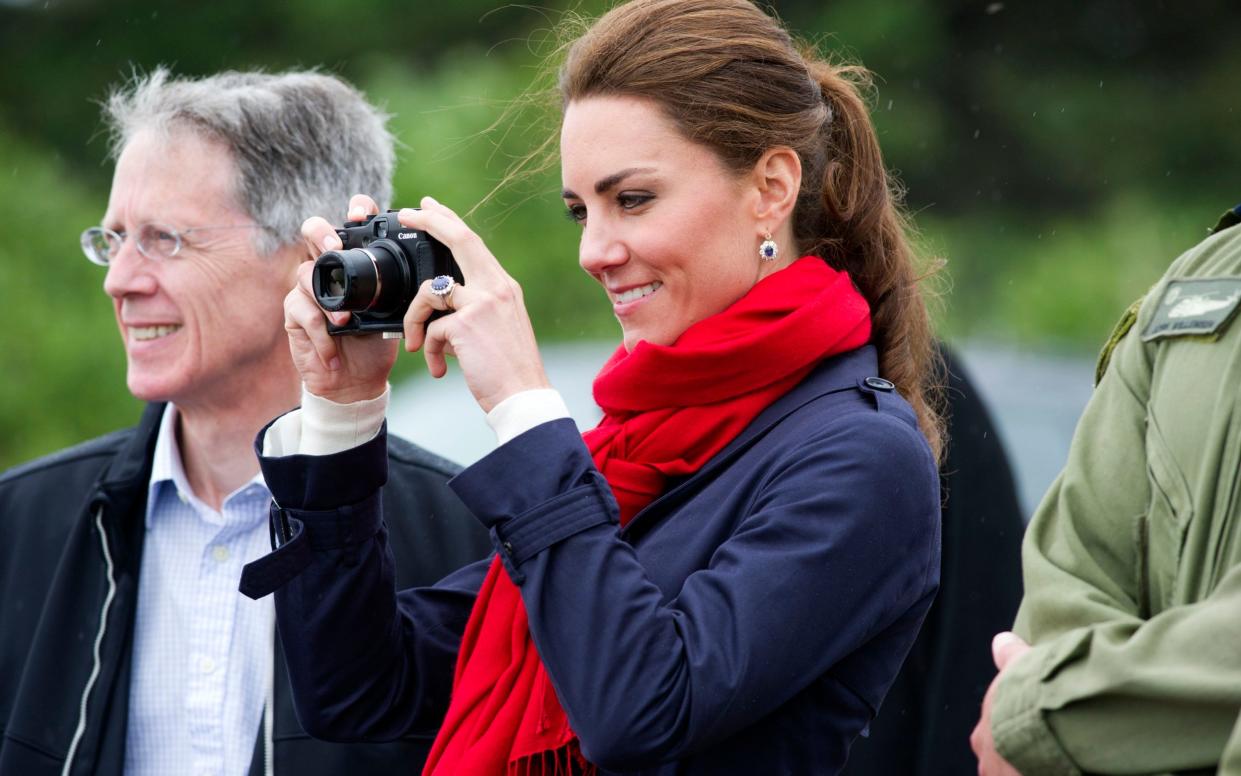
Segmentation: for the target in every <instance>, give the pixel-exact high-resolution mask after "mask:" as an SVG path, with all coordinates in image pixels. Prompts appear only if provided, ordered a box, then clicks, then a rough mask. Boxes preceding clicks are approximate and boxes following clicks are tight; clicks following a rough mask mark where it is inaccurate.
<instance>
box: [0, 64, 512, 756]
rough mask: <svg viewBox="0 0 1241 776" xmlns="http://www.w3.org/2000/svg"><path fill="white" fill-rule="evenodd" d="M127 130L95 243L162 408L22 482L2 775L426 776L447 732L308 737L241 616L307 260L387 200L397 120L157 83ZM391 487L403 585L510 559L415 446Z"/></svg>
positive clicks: (125, 122)
mask: <svg viewBox="0 0 1241 776" xmlns="http://www.w3.org/2000/svg"><path fill="white" fill-rule="evenodd" d="M104 109H105V110H104V113H105V117H106V119H107V121H108V123H109V125H110V127H111V129H112V132H113V151H114V154H115V157H116V170H115V175H114V178H113V183H112V191H111V196H110V198H109V201H108V207H107V211H106V213H105V214H104V217H103V221H102V223H101V225H100V226H97V227H92V228H90V229H87V230H86V231H85V232H84V233H83V234H82V238H81V242H82V248H83V250H84V252H85V253H86V256H87V258H88V259H90V260H91V261H92V262H94V263H96V264H99V265H101V266H103V267H105V268H106V270H107V274H106V275H105V276H104V282H103V285H104V290H105V291H106V292H107V294H108V296H109V297H111V301H112V305H113V309H114V311H115V314H116V320H117V324H118V326H119V329H120V333H121V339H122V343H123V346H124V348H125V353H126V357H127V361H128V371H127V383H128V387H129V390H130V391H131V392H132V393H133V394H134V396H135V397H137V398H138V399H140V400H143V401H145V402H147V403H148V404H147V408H146V411H145V412H144V414H143V416H142V420H141V422H140V424H139V425H138V427H137V428H134V429H129V430H126V431H122V432H118V433H115V434H111V435H108V436H105V437H102V438H100V439H96V440H93V441H90V442H87V443H85V444H84V445H80V446H78V447H75V448H72V449H69V450H65V451H61V452H60V453H57V454H54V455H52V456H49V457H47V458H44V459H41V460H39V461H35V462H33V463H30V464H26V465H24V466H21V467H18V468H17V469H14V470H11V471H10V472H7V473H5V474H4V475H2V476H0V516H2V519H3V525H4V532H5V541H4V542H3V543H0V725H3V739H0V774H3V775H4V776H7V775H8V774H22V776H26V775H28V774H44V773H47V774H52V773H64V774H77V773H92V774H120V773H125V774H129V775H130V776H134V775H135V774H139V775H141V774H170V773H178V774H180V773H185V774H202V775H203V776H207V775H208V774H211V775H217V776H231V775H240V774H245V773H297V774H320V773H322V774H328V773H345V772H352V773H357V772H366V773H372V772H398V771H400V772H412V771H415V770H416V769H417V768H418V767H419V765H420V763H421V761H422V759H423V758H424V757H425V754H426V751H427V748H428V747H429V745H430V741H431V737H430V736H431V734H432V733H433V731H427V735H426V736H421V737H419V736H413V737H410V738H407V739H403V740H400V741H396V742H392V743H390V744H382V745H378V744H377V745H360V744H351V745H342V744H329V743H324V742H319V741H315V740H312V739H310V738H309V737H308V736H306V734H305V733H303V732H302V730H301V728H300V726H299V725H298V723H297V720H296V718H295V716H294V713H293V701H292V699H291V697H290V695H289V688H288V683H287V679H286V676H285V670H284V667H283V665H282V664H281V657H280V654H281V653H280V651H279V650H277V649H274V639H275V634H274V617H273V612H272V608H271V606H272V605H271V601H270V599H267V600H265V601H252V600H250V599H248V598H245V597H244V596H242V595H240V594H239V593H238V592H237V586H238V580H239V578H240V574H241V568H242V566H243V565H244V564H245V563H247V562H248V561H250V560H253V559H255V558H257V557H259V556H261V555H263V554H265V553H266V552H267V551H268V550H269V542H270V537H269V528H268V508H269V503H270V498H271V497H270V493H269V492H268V490H267V488H266V486H265V485H264V483H263V480H262V477H261V475H260V473H259V468H258V463H257V460H256V458H255V455H254V448H253V444H254V439H255V436H256V434H257V433H258V431H259V430H260V429H261V428H262V426H263V425H264V424H265V423H266V422H267V421H268V420H270V419H271V418H273V417H275V416H277V415H279V414H281V413H283V412H285V411H286V410H288V409H290V408H292V407H294V406H296V405H297V404H299V403H300V402H302V401H303V398H302V395H301V389H300V381H299V379H298V376H297V371H296V370H295V369H294V367H293V363H292V360H291V356H290V354H289V349H288V344H287V341H286V335H285V332H284V327H283V325H282V324H283V309H282V302H283V299H284V296H285V294H286V293H287V292H288V291H289V290H290V289H291V288H292V287H293V286H294V275H295V271H296V268H297V266H298V264H299V263H300V262H302V261H304V260H306V259H307V258H308V257H310V256H312V255H314V254H315V253H317V252H318V250H319V248H320V247H321V246H314V247H313V248H311V249H308V247H307V246H305V245H303V244H302V243H301V240H300V236H299V229H300V225H301V221H302V219H303V218H304V217H305V216H307V215H308V214H312V213H334V214H336V216H337V218H338V219H340V220H343V218H344V216H345V212H344V208H345V205H346V203H347V202H348V197H349V196H350V194H351V193H354V192H367V193H370V194H371V195H373V196H374V197H375V198H376V199H377V200H378V201H381V202H386V201H387V200H388V199H389V197H390V194H391V186H390V182H389V178H390V173H391V168H392V162H393V152H392V138H391V136H390V135H389V134H388V132H387V130H386V129H385V128H384V116H383V115H382V114H380V113H379V112H378V111H376V110H375V109H374V108H373V107H371V106H370V105H369V104H367V103H366V101H365V100H364V99H363V98H362V97H361V95H360V94H359V93H358V92H357V91H355V90H354V89H353V88H351V87H349V86H348V85H346V84H345V83H343V82H342V81H340V80H339V79H337V78H334V77H331V76H327V75H323V74H318V73H309V72H302V73H287V74H282V75H265V74H253V73H250V74H246V73H225V74H221V75H216V76H212V77H208V78H203V79H201V80H186V79H176V78H173V77H171V76H170V75H169V73H168V72H167V71H166V70H164V69H159V70H157V71H155V72H154V73H152V74H151V75H149V76H146V77H141V78H136V79H135V80H134V82H133V83H130V84H128V85H127V86H126V87H124V88H122V89H120V90H118V91H116V92H115V93H114V94H112V95H111V96H110V97H109V99H108V100H107V101H106V103H105V105H104ZM380 344H382V343H380ZM377 403H379V402H377ZM363 412H366V410H365V409H364V410H363ZM375 412H377V413H381V412H382V408H381V407H377V408H376V409H375ZM389 461H390V463H389V487H388V488H386V489H385V493H384V498H385V502H386V503H385V512H386V513H387V514H388V515H389V519H390V522H389V525H388V527H387V530H388V531H389V541H390V542H391V544H392V545H393V548H394V551H395V552H396V555H397V558H398V561H399V562H398V564H397V577H398V578H397V580H396V581H397V584H399V585H402V586H409V585H417V584H427V583H430V582H432V581H434V580H436V579H438V578H439V577H440V576H442V575H443V574H445V573H447V572H449V571H451V570H454V569H456V568H458V567H460V566H462V565H464V564H465V563H468V562H469V561H471V560H474V559H476V558H480V557H483V556H484V555H485V554H486V553H487V552H488V550H489V543H488V542H487V539H486V536H485V534H482V533H481V530H480V529H479V528H478V527H477V525H478V524H477V521H475V520H473V519H471V518H469V516H468V515H467V514H466V513H465V510H464V507H463V506H462V505H461V504H460V502H458V501H457V499H456V497H455V496H454V495H452V493H451V492H450V491H449V490H448V489H447V488H446V487H445V485H444V483H445V481H446V480H447V478H448V477H449V476H451V474H452V473H453V470H452V467H451V466H450V465H449V464H447V463H446V462H445V461H443V460H441V459H439V458H436V457H435V456H432V455H430V454H429V453H427V452H425V451H423V450H420V449H418V448H416V447H414V446H413V445H411V444H409V443H408V442H404V441H400V440H396V441H394V442H392V443H391V450H390V454H389ZM350 486H351V483H349V482H347V481H340V482H313V483H307V487H308V488H312V489H313V488H334V489H337V490H343V491H346V492H347V491H348V489H349V488H350ZM348 530H349V528H348V526H342V531H348ZM361 538H362V537H359V539H361ZM270 572H271V573H273V574H280V573H295V570H283V569H271V570H270Z"/></svg>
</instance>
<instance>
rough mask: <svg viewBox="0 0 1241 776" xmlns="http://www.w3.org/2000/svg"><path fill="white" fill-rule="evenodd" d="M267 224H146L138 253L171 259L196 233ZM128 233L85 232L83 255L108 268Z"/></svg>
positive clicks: (100, 229) (138, 238) (139, 236)
mask: <svg viewBox="0 0 1241 776" xmlns="http://www.w3.org/2000/svg"><path fill="white" fill-rule="evenodd" d="M266 228H267V227H266V226H265V225H263V224H228V225H225V226H195V227H191V228H189V229H180V230H177V229H173V228H172V227H171V226H168V225H166V224H157V223H146V224H142V225H141V226H139V227H138V234H137V236H136V238H135V242H134V244H135V245H136V246H137V248H138V252H139V253H141V254H142V255H143V256H146V257H147V258H148V259H171V258H172V257H173V256H176V255H177V254H178V253H180V251H181V247H182V246H183V245H184V244H185V237H186V236H187V235H189V234H192V233H194V232H204V231H207V230H209V229H266ZM128 236H129V233H128V232H117V231H113V230H112V229H108V228H107V227H105V226H92V227H90V228H89V229H87V230H85V231H83V232H82V253H85V254H86V258H88V259H90V261H91V263H93V264H98V265H99V266H101V267H106V266H108V265H109V264H111V263H112V260H113V259H115V258H116V254H118V253H120V251H121V244H122V243H123V242H125V238H126V237H128Z"/></svg>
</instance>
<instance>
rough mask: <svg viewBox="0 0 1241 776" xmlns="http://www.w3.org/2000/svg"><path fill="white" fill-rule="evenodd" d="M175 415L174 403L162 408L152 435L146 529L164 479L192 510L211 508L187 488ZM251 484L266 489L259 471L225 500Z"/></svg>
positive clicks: (207, 511)
mask: <svg viewBox="0 0 1241 776" xmlns="http://www.w3.org/2000/svg"><path fill="white" fill-rule="evenodd" d="M178 417H179V413H178V412H177V408H176V406H175V405H174V404H173V403H172V402H169V403H168V404H167V405H166V406H165V407H164V416H163V418H161V419H160V423H159V432H158V434H157V435H156V437H155V454H154V457H153V458H152V461H151V482H150V485H149V486H148V487H147V508H146V527H147V528H148V529H149V528H150V527H151V520H152V517H153V516H154V514H155V507H156V497H157V496H158V495H159V488H160V486H161V485H162V484H163V483H165V482H168V483H171V484H172V486H173V487H174V488H176V491H177V498H179V499H181V500H182V501H184V502H185V503H187V504H191V505H193V506H194V511H195V512H196V513H198V514H199V515H202V514H204V513H210V512H211V511H212V510H211V509H210V507H208V506H207V505H206V504H204V503H202V501H200V500H199V498H198V497H197V496H196V495H194V489H193V488H191V487H190V481H189V479H188V478H187V477H186V476H185V464H184V463H183V462H182V460H181V448H180V447H179V446H178V445H177V418H178ZM252 484H254V485H259V486H260V487H262V488H263V490H264V492H266V491H267V483H266V482H264V481H263V473H262V472H261V471H260V472H259V473H258V474H256V475H254V478H253V479H251V480H250V481H249V482H247V483H246V484H245V485H242V486H241V487H240V488H238V489H237V490H235V491H233V493H230V494H229V495H228V496H227V497H226V498H225V499H224V500H225V501H226V502H227V501H228V499H230V498H232V497H233V496H234V495H236V494H237V493H240V492H241V491H242V490H245V489H246V488H247V487H249V486H250V485H252Z"/></svg>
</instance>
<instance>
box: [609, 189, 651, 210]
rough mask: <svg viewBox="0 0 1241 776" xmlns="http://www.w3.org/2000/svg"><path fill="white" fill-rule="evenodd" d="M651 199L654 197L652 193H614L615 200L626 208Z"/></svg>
mask: <svg viewBox="0 0 1241 776" xmlns="http://www.w3.org/2000/svg"><path fill="white" fill-rule="evenodd" d="M652 199H655V195H654V194H634V193H622V194H617V195H616V201H617V202H618V203H619V204H620V206H621V207H623V208H625V209H626V210H629V209H631V208H635V207H639V206H641V205H645V204H646V203H647V202H650V201H651V200H652Z"/></svg>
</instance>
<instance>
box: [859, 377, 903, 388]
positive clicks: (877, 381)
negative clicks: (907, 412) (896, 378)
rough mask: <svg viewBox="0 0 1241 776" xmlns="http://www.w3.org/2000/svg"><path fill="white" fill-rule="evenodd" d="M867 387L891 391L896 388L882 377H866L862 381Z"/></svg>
mask: <svg viewBox="0 0 1241 776" xmlns="http://www.w3.org/2000/svg"><path fill="white" fill-rule="evenodd" d="M862 382H863V383H865V384H866V387H867V388H874V389H875V390H876V391H891V390H893V389H895V388H896V386H895V385H893V384H892V383H891V382H890V381H888V380H884V379H883V378H882V377H868V378H866V379H865V380H863V381H862Z"/></svg>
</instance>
